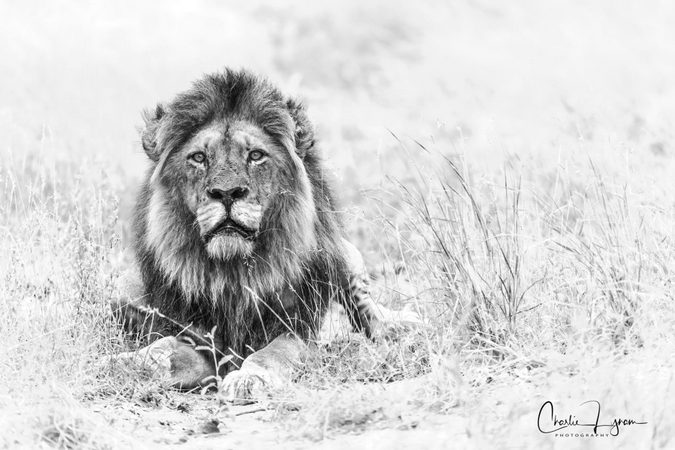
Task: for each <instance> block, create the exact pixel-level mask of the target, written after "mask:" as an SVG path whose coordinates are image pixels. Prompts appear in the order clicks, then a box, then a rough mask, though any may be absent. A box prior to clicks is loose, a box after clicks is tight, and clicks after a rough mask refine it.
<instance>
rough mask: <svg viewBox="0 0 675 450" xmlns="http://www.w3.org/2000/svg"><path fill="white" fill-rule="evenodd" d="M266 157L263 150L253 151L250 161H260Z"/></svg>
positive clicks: (249, 155)
mask: <svg viewBox="0 0 675 450" xmlns="http://www.w3.org/2000/svg"><path fill="white" fill-rule="evenodd" d="M264 157H265V153H264V152H262V151H261V150H253V151H252V152H251V153H249V154H248V159H250V160H251V161H260V160H261V159H263V158H264Z"/></svg>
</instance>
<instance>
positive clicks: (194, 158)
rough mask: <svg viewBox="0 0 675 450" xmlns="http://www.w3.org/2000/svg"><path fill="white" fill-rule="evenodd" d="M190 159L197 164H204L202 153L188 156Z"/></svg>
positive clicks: (204, 157)
mask: <svg viewBox="0 0 675 450" xmlns="http://www.w3.org/2000/svg"><path fill="white" fill-rule="evenodd" d="M190 159H191V160H192V161H194V162H196V163H197V164H204V161H206V155H205V154H204V152H196V153H193V154H191V155H190Z"/></svg>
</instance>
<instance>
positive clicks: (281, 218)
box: [115, 69, 378, 401]
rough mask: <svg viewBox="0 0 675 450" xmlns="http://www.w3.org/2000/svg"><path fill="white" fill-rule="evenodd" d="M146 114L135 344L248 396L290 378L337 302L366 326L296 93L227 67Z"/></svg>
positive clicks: (133, 295) (126, 303) (364, 304)
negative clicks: (143, 340) (139, 334)
mask: <svg viewBox="0 0 675 450" xmlns="http://www.w3.org/2000/svg"><path fill="white" fill-rule="evenodd" d="M144 119H145V126H144V129H143V130H142V132H141V142H142V146H143V149H144V151H145V153H146V155H147V157H148V158H149V160H150V162H151V167H150V168H149V170H148V172H147V174H146V176H145V178H144V182H143V185H142V187H141V189H140V192H139V194H138V198H137V203H136V206H135V209H134V236H135V238H134V244H133V247H134V250H135V259H136V263H137V266H138V267H137V276H138V278H139V281H138V282H137V283H136V287H135V288H133V289H130V292H129V294H128V295H127V296H126V297H125V298H123V299H121V300H120V301H119V302H118V303H117V304H116V308H115V309H116V310H117V314H118V316H120V317H121V318H122V320H124V321H125V324H126V325H127V327H129V328H130V329H133V328H134V327H136V328H135V329H136V331H139V330H141V329H142V330H143V333H145V334H147V335H149V336H151V338H152V339H156V340H155V341H154V342H153V343H152V344H151V345H149V346H148V347H146V348H145V349H143V350H142V351H141V352H139V353H140V354H142V355H144V356H147V357H149V358H150V359H151V360H152V361H154V363H155V367H160V368H162V369H163V370H164V371H166V372H167V373H168V374H169V376H170V377H171V383H172V384H173V385H174V386H176V387H178V388H181V389H192V388H195V387H198V386H203V385H204V384H205V383H206V380H209V379H213V378H214V377H221V378H222V381H221V382H220V387H219V390H220V392H221V393H222V395H223V396H224V397H225V399H227V400H229V401H246V400H249V399H251V398H253V397H255V395H257V393H259V392H263V391H266V390H269V389H274V388H277V387H280V386H282V385H283V383H285V382H287V381H288V380H290V379H292V377H293V374H294V373H297V370H299V368H301V367H302V365H303V361H304V360H305V358H306V356H307V351H308V346H307V342H309V341H310V340H312V339H313V337H314V336H315V335H316V333H317V331H318V330H319V328H320V326H321V323H322V321H323V318H324V315H325V313H326V310H327V308H328V306H329V303H330V302H331V301H336V302H339V303H340V304H341V305H343V306H344V308H345V311H346V312H347V315H348V317H349V319H350V322H351V324H352V326H353V327H354V328H355V329H357V330H360V331H363V332H365V333H366V334H367V335H370V334H371V330H372V326H373V324H374V323H375V322H377V320H378V312H377V308H376V307H374V304H373V302H372V299H371V298H370V296H369V295H368V291H367V286H366V283H367V277H366V276H365V268H364V266H363V261H362V260H361V256H360V253H359V252H358V250H356V248H354V246H353V245H351V244H350V243H349V242H348V241H347V240H346V238H345V234H344V230H343V226H342V223H341V218H340V214H339V212H338V211H339V207H338V205H337V201H336V196H335V194H334V189H333V186H332V183H331V182H330V180H329V179H328V178H327V175H326V171H325V170H324V167H323V163H322V160H321V156H320V152H319V149H318V142H317V140H316V139H315V136H314V127H313V125H312V123H311V122H310V120H309V118H308V116H307V113H306V109H305V107H304V105H303V104H302V103H300V102H299V101H297V100H295V99H293V98H289V97H286V96H284V95H283V94H282V93H281V92H280V91H279V90H278V89H277V88H276V87H275V86H273V85H272V84H271V83H270V82H269V81H268V80H267V79H266V78H263V77H260V76H257V75H254V74H252V73H250V72H248V71H245V70H239V71H236V70H230V69H227V70H224V71H223V72H219V73H214V74H210V75H206V76H204V77H203V78H201V79H200V80H198V81H196V82H195V83H194V84H193V85H192V87H191V88H190V89H188V90H186V91H185V92H182V93H180V94H178V95H177V96H176V97H175V98H174V99H173V100H172V101H170V102H168V103H166V104H159V105H157V107H155V108H154V109H153V110H152V111H150V112H146V113H145V114H144ZM132 284H133V283H132ZM139 324H144V325H143V326H139ZM209 346H210V347H211V348H212V352H209V351H206V350H205V348H206V347H209ZM219 361H220V362H219ZM223 361H225V363H224V364H223V363H222V362H223Z"/></svg>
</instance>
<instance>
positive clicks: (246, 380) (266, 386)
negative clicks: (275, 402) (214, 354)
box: [219, 367, 279, 405]
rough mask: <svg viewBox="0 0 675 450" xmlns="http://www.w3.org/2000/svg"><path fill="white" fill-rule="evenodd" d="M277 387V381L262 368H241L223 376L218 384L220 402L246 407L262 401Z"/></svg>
mask: <svg viewBox="0 0 675 450" xmlns="http://www.w3.org/2000/svg"><path fill="white" fill-rule="evenodd" d="M278 385H279V380H277V379H276V377H275V376H273V375H272V374H271V373H269V372H268V371H267V370H265V369H263V368H258V367H252V368H247V367H243V368H241V369H239V370H235V371H234V372H230V373H229V374H227V375H226V376H225V378H224V379H223V381H222V382H221V384H220V389H219V395H220V398H221V400H223V401H226V402H230V403H234V404H235V405H246V404H249V403H254V402H256V401H258V400H262V399H264V398H266V397H267V396H268V394H269V393H270V391H272V390H274V389H275V388H276V387H278Z"/></svg>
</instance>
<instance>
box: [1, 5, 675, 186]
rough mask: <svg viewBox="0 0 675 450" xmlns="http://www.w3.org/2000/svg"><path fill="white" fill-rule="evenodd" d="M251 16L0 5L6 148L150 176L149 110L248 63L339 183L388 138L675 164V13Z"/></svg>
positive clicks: (521, 8)
mask: <svg viewBox="0 0 675 450" xmlns="http://www.w3.org/2000/svg"><path fill="white" fill-rule="evenodd" d="M240 3H242V2H229V3H228V2H216V1H201V2H170V1H167V2H164V1H163V2H161V3H158V2H135V1H134V2H131V1H128V2H127V1H121V2H120V1H118V2H86V3H84V2H64V1H49V2H46V1H45V2H33V1H28V2H9V1H3V2H0V18H1V19H0V21H1V22H0V41H1V42H3V44H2V45H0V81H1V83H0V131H1V132H2V134H3V136H4V139H3V141H4V143H3V145H4V146H5V147H6V148H14V149H21V148H25V145H26V143H30V142H33V141H34V140H35V138H36V137H38V138H39V137H40V136H43V135H44V134H45V130H48V133H47V134H48V136H49V139H50V141H53V142H55V143H56V144H57V145H54V146H53V148H54V149H58V150H59V151H64V150H65V151H66V152H67V153H70V154H72V152H93V154H105V155H109V156H110V157H111V158H113V159H114V160H118V161H121V162H132V163H133V164H132V167H131V168H129V167H127V170H129V171H131V172H132V173H133V174H136V175H137V174H138V173H140V170H141V168H142V167H143V160H142V155H141V151H140V147H139V145H138V136H137V131H136V129H135V127H137V126H139V125H140V123H141V120H140V111H141V109H142V108H145V107H151V106H152V105H154V103H155V102H156V101H158V100H166V99H169V98H170V97H171V96H172V95H174V94H175V93H176V92H178V91H180V90H182V89H184V88H186V87H187V86H188V85H189V83H190V81H192V80H194V79H195V78H196V77H198V76H199V75H200V74H202V73H204V72H211V71H214V70H218V69H219V68H221V67H224V66H232V67H247V68H251V69H253V70H256V71H259V72H262V73H264V74H266V75H268V76H269V77H270V78H272V80H274V81H275V82H277V83H278V84H279V85H281V86H282V87H284V88H285V89H286V90H287V91H289V92H294V93H298V94H299V95H300V96H301V97H302V98H304V99H306V100H307V103H308V104H309V106H310V112H311V115H312V117H313V118H314V121H315V122H316V123H317V127H318V129H319V131H320V132H321V136H322V138H323V140H324V146H325V147H326V150H327V151H326V153H327V154H328V155H329V159H330V160H331V161H332V163H333V164H334V165H335V166H336V167H337V168H338V170H344V168H348V167H351V166H356V165H358V164H359V161H360V159H361V156H360V155H362V154H363V152H371V151H372V152H379V154H381V153H382V151H383V150H382V149H383V148H384V151H385V152H386V150H387V148H389V147H391V146H394V143H392V142H391V138H390V135H389V132H388V131H387V129H390V130H392V131H394V132H396V133H397V134H398V135H400V136H403V137H406V136H407V137H410V138H414V139H417V140H419V141H421V142H426V143H428V142H430V141H432V140H433V141H434V142H436V143H437V144H438V145H439V146H445V148H447V149H448V152H450V151H451V150H450V149H451V148H452V147H453V145H456V144H457V142H458V138H459V137H460V136H463V137H464V138H465V146H466V148H468V149H469V150H470V152H471V154H472V155H474V156H476V157H477V160H478V161H485V160H486V159H487V160H499V159H500V158H501V156H502V155H503V154H505V153H509V154H511V153H512V154H516V155H521V156H527V155H530V154H536V155H539V157H543V158H549V157H550V158H559V157H560V156H559V155H560V152H562V153H563V154H566V153H571V152H576V151H578V150H577V148H578V144H579V142H580V139H581V140H582V141H583V142H585V143H591V144H593V145H600V146H609V147H611V148H612V149H614V150H612V151H617V150H616V149H623V148H627V149H628V150H627V151H630V152H631V154H633V153H634V152H637V155H638V159H640V160H642V159H643V156H644V157H645V158H652V157H656V158H659V157H663V156H664V155H665V156H668V155H672V154H673V152H674V151H675V149H674V148H673V144H672V142H673V133H672V131H671V130H672V128H671V123H672V118H673V117H675V90H674V88H673V85H674V81H673V80H675V45H673V43H674V42H675V26H673V24H675V3H673V2H667V1H663V2H658V1H649V2H644V1H643V2H637V1H635V2H628V1H612V0H604V1H595V2H585V1H557V0H556V1H545V2H542V1H536V0H523V1H517V2H516V1H514V2H496V1H495V2H488V1H467V0H465V1H453V2H440V1H439V2H392V1H375V2H363V1H347V2H335V3H334V4H329V3H328V2H288V1H286V2H269V3H268V4H265V3H263V2H254V4H253V5H247V6H242V5H241V4H240ZM459 129H461V133H460V132H459ZM54 151H57V150H54ZM496 156H499V157H500V158H496ZM669 159H672V158H669ZM668 164H670V163H668ZM657 165H659V166H663V162H661V163H658V161H657Z"/></svg>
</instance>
